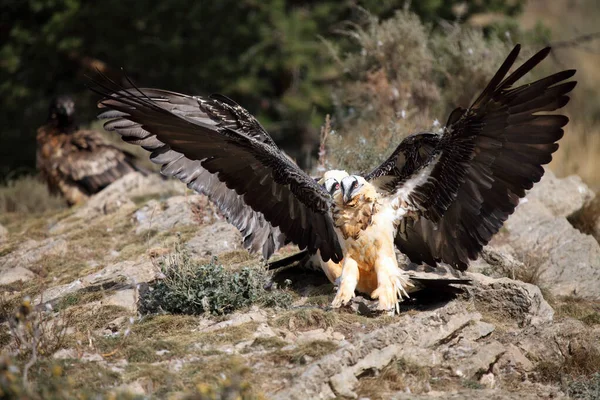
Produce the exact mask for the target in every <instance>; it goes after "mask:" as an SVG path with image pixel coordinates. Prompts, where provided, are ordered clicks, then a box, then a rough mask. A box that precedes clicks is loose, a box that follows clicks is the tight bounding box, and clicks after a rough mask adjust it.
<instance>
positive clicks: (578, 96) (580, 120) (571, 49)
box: [520, 0, 600, 190]
mask: <svg viewBox="0 0 600 400" xmlns="http://www.w3.org/2000/svg"><path fill="white" fill-rule="evenodd" d="M598 18H600V7H598V2H597V1H595V0H580V1H554V2H547V1H543V0H530V1H528V2H527V5H526V7H525V11H524V13H523V15H522V16H521V18H520V20H521V23H522V26H523V27H524V28H525V29H529V28H532V27H534V25H535V24H538V23H542V24H544V25H545V26H547V27H549V28H550V30H551V37H550V40H549V42H550V44H553V43H556V42H561V41H564V40H569V39H572V38H575V37H577V36H579V35H582V34H585V33H592V32H597V31H598V25H597V23H596V21H597V20H598ZM599 63H600V40H598V39H596V40H593V41H590V42H585V43H580V44H579V45H571V46H565V47H556V46H555V48H554V50H553V56H552V58H551V62H550V63H549V66H548V67H547V68H548V69H549V68H552V69H554V70H556V69H559V68H560V69H565V68H576V69H577V75H576V76H575V77H576V79H577V81H578V82H579V84H578V87H577V88H576V89H575V90H574V92H573V96H572V100H571V102H570V103H569V105H568V106H567V108H566V110H567V113H568V114H569V115H570V117H571V122H570V123H569V125H567V127H566V129H565V137H564V138H563V139H562V140H561V143H560V144H561V148H560V149H559V151H558V152H557V153H556V154H555V157H554V161H553V162H552V163H551V164H550V166H551V168H552V169H553V170H554V171H555V172H556V174H557V175H559V176H565V175H570V174H578V175H580V176H581V177H582V178H583V180H584V181H585V182H586V183H587V184H588V185H591V186H592V188H594V189H595V190H598V189H600V161H598V160H599V159H600V157H599V155H600V129H599V124H600V93H599V89H598V85H597V82H598V81H599V80H600V69H599V68H598V64H599Z"/></svg>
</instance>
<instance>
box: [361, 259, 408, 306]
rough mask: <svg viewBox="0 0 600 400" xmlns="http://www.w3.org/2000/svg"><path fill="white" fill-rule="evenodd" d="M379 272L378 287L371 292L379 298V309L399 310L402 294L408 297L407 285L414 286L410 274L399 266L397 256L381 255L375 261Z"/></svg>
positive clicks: (373, 296) (374, 297) (376, 269)
mask: <svg viewBox="0 0 600 400" xmlns="http://www.w3.org/2000/svg"><path fill="white" fill-rule="evenodd" d="M375 272H376V273H377V289H375V290H374V291H373V293H371V297H372V298H373V299H378V300H379V305H378V306H377V309H378V310H391V309H395V310H396V312H399V306H398V302H399V301H400V300H402V296H404V297H406V298H408V293H406V289H405V288H406V287H408V286H413V284H412V283H410V281H409V280H408V276H407V275H406V274H405V273H404V271H403V270H401V269H400V268H399V267H398V261H397V260H396V257H390V256H387V255H381V256H380V257H378V259H377V262H376V263H375Z"/></svg>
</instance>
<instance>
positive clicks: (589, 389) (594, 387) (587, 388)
mask: <svg viewBox="0 0 600 400" xmlns="http://www.w3.org/2000/svg"><path fill="white" fill-rule="evenodd" d="M566 392H567V396H569V397H571V398H574V399H585V400H599V399H600V372H597V373H595V374H594V375H592V376H591V377H589V378H583V379H577V380H573V381H572V382H570V383H569V385H568V386H567V390H566Z"/></svg>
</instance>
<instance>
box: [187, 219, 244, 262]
mask: <svg viewBox="0 0 600 400" xmlns="http://www.w3.org/2000/svg"><path fill="white" fill-rule="evenodd" d="M185 247H186V248H187V249H188V250H189V251H190V253H192V255H195V256H198V257H206V256H216V255H219V254H221V253H225V252H228V251H232V250H236V249H239V248H241V247H242V235H241V234H240V232H239V231H238V230H237V229H236V228H235V227H234V226H233V225H231V224H230V223H228V222H225V221H220V222H216V223H214V224H212V225H208V226H204V227H202V228H201V229H200V230H199V231H198V232H197V233H196V235H195V236H194V237H193V238H192V239H190V240H189V241H188V242H187V243H186V245H185Z"/></svg>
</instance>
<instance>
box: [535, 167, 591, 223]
mask: <svg viewBox="0 0 600 400" xmlns="http://www.w3.org/2000/svg"><path fill="white" fill-rule="evenodd" d="M594 197H595V194H594V192H593V191H592V190H591V189H590V188H589V187H588V186H587V185H586V184H585V183H583V181H582V180H581V178H580V177H578V176H577V175H571V176H569V177H566V178H562V179H561V178H557V177H556V176H555V175H554V173H552V171H550V170H548V169H547V170H546V172H545V173H544V176H543V177H542V179H541V180H540V182H538V183H536V184H535V185H534V186H533V188H532V189H531V190H530V191H529V193H527V197H526V198H527V199H528V200H538V201H540V202H541V203H542V204H543V205H544V206H546V208H547V209H548V210H549V211H550V212H551V213H552V215H554V216H555V217H568V216H569V215H571V214H573V213H575V212H576V211H578V210H581V209H582V208H583V207H585V206H586V205H588V204H589V203H590V202H591V201H592V200H593V199H594Z"/></svg>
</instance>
